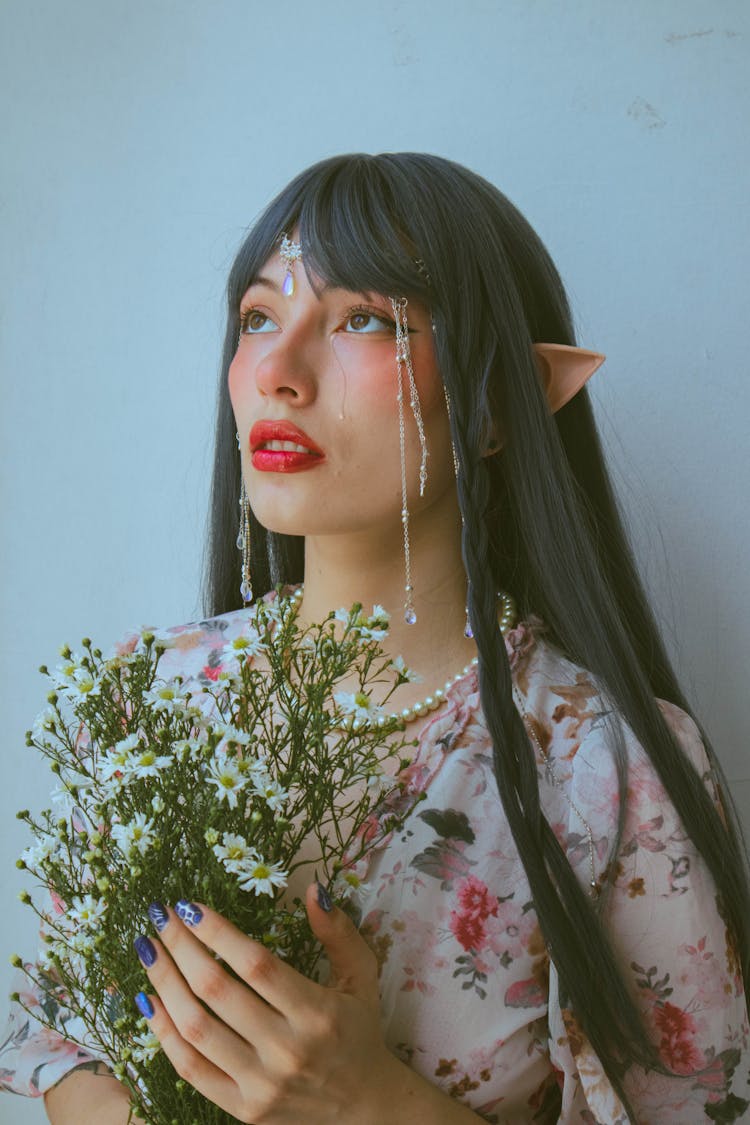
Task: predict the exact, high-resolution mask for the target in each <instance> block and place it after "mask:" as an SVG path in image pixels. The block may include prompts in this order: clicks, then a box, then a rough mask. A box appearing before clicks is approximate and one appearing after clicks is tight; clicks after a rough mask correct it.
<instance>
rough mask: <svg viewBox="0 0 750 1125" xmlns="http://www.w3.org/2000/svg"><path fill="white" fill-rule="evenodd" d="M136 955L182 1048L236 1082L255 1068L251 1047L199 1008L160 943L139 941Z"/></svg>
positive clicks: (183, 979) (223, 1024)
mask: <svg viewBox="0 0 750 1125" xmlns="http://www.w3.org/2000/svg"><path fill="white" fill-rule="evenodd" d="M175 928H177V927H175ZM136 951H137V953H138V956H139V957H140V959H141V962H142V964H143V965H144V967H145V969H146V975H147V976H148V979H149V981H150V982H151V984H152V986H153V987H154V988H155V989H156V991H157V993H158V995H159V998H160V1000H161V1001H162V1005H163V1007H164V1008H165V1009H166V1011H167V1013H168V1014H169V1018H170V1021H171V1023H172V1025H173V1026H174V1027H175V1028H176V1031H177V1033H178V1034H179V1036H180V1038H181V1039H182V1040H183V1041H184V1042H185V1044H187V1045H188V1046H189V1047H190V1048H191V1049H192V1050H194V1051H197V1052H198V1053H199V1054H200V1055H202V1056H203V1057H204V1058H205V1059H206V1060H208V1061H209V1062H211V1063H213V1064H214V1065H215V1066H216V1067H218V1068H219V1069H220V1070H222V1071H223V1072H224V1073H225V1074H227V1075H231V1076H232V1077H233V1078H235V1079H238V1080H239V1076H240V1075H243V1074H245V1073H246V1072H247V1071H248V1069H249V1068H250V1067H251V1066H255V1067H256V1068H257V1066H258V1059H257V1054H256V1052H255V1048H254V1047H253V1045H252V1044H251V1043H248V1042H246V1041H245V1040H244V1039H243V1038H242V1037H241V1036H239V1035H238V1034H237V1033H236V1032H235V1031H233V1030H232V1029H231V1028H230V1027H227V1025H226V1024H225V1023H223V1022H222V1021H221V1020H220V1019H217V1018H216V1016H215V1015H213V1014H212V1013H211V1012H209V1011H208V1010H207V1009H206V1008H205V1007H204V1006H203V1004H201V1002H200V1000H199V999H198V997H197V996H196V995H195V993H194V992H193V991H192V989H191V988H190V986H189V985H188V982H187V981H186V980H185V977H184V976H183V975H182V973H181V972H180V970H179V968H178V967H177V965H176V964H175V962H174V961H173V959H172V958H171V957H170V955H169V952H168V951H167V949H166V948H165V946H164V945H162V943H161V942H159V941H158V940H156V939H154V940H152V939H150V938H138V939H137V942H136ZM214 964H215V962H214ZM217 968H218V966H217ZM219 971H221V970H219ZM225 975H226V974H225Z"/></svg>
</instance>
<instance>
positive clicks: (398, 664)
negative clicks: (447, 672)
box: [391, 656, 424, 684]
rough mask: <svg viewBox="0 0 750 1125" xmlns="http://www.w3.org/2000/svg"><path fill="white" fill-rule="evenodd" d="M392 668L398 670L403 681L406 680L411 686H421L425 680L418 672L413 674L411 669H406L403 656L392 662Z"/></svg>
mask: <svg viewBox="0 0 750 1125" xmlns="http://www.w3.org/2000/svg"><path fill="white" fill-rule="evenodd" d="M391 667H392V668H395V669H396V671H397V672H398V674H399V676H400V677H401V679H402V680H406V681H408V682H409V683H410V684H421V683H422V681H423V679H424V676H420V675H418V673H417V672H412V670H411V668H407V667H406V664H404V658H403V656H397V657H396V659H395V660H392V661H391Z"/></svg>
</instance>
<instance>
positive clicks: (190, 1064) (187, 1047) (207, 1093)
mask: <svg viewBox="0 0 750 1125" xmlns="http://www.w3.org/2000/svg"><path fill="white" fill-rule="evenodd" d="M138 1008H139V1010H140V1011H141V1012H142V1013H143V1015H145V1016H146V1018H147V1019H148V1022H149V1028H150V1029H151V1030H152V1031H153V1033H154V1035H155V1036H156V1038H157V1039H158V1040H159V1043H160V1044H161V1047H162V1049H163V1051H164V1054H165V1055H166V1056H167V1058H168V1059H169V1061H170V1062H171V1064H172V1066H173V1067H174V1068H175V1070H176V1071H177V1073H178V1074H179V1076H180V1078H183V1079H184V1080H185V1082H187V1083H189V1085H190V1086H192V1087H193V1088H194V1089H196V1090H197V1091H198V1093H199V1094H203V1096H204V1097H206V1098H208V1099H209V1100H210V1101H212V1102H215V1103H216V1105H218V1106H219V1107H220V1108H221V1109H223V1110H226V1112H227V1113H229V1114H231V1115H232V1116H233V1117H236V1116H237V1115H238V1114H239V1112H240V1111H241V1107H242V1097H241V1094H240V1088H239V1085H238V1083H237V1082H235V1080H234V1079H233V1078H231V1077H230V1076H229V1075H228V1074H226V1073H225V1072H224V1070H223V1069H222V1068H221V1067H219V1066H216V1065H215V1063H213V1062H211V1061H210V1060H209V1059H207V1058H206V1056H205V1055H203V1054H202V1053H201V1052H200V1051H199V1050H198V1049H197V1048H196V1047H194V1046H193V1045H192V1044H191V1043H189V1042H187V1040H186V1039H184V1037H183V1036H182V1035H181V1034H180V1031H179V1029H178V1027H177V1025H176V1024H175V1022H174V1020H173V1019H172V1017H171V1016H170V1014H169V1012H168V1011H167V1008H166V1007H165V1005H164V1003H163V1002H162V1000H161V998H160V997H159V996H146V995H145V994H144V993H140V994H139V1002H138ZM149 1009H150V1011H151V1015H149V1014H148V1012H149Z"/></svg>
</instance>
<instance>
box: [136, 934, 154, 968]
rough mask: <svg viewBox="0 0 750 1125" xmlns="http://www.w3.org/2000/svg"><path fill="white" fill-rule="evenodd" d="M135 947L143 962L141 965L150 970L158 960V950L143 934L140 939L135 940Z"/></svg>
mask: <svg viewBox="0 0 750 1125" xmlns="http://www.w3.org/2000/svg"><path fill="white" fill-rule="evenodd" d="M133 945H134V946H135V951H136V953H137V954H138V956H139V958H140V960H141V964H142V965H145V966H146V968H147V969H150V968H151V966H152V965H153V963H154V961H155V960H156V950H155V949H154V945H153V942H152V941H150V940H149V938H147V937H145V936H144V935H143V934H141V935H140V937H137V938H136V939H135V941H134V942H133Z"/></svg>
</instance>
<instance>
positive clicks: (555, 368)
mask: <svg viewBox="0 0 750 1125" xmlns="http://www.w3.org/2000/svg"><path fill="white" fill-rule="evenodd" d="M532 347H533V349H534V354H535V356H536V363H537V367H538V369H539V374H540V375H541V377H542V386H543V387H544V390H545V392H546V395H547V401H548V403H549V408H550V410H551V411H552V413H553V414H554V413H555V411H556V410H559V409H560V407H561V406H565V403H566V402H570V400H571V399H572V397H573V395H575V394H577V393H578V391H580V389H581V387H582V386H583V384H584V383H585V382H586V381H587V380H588V379H590V378H591V376H592V375H593V374H594V372H595V371H597V370H598V369H599V368H600V367H601V365H602V364H603V363H604V360H605V359H606V356H604V355H602V353H601V352H590V351H588V349H586V348H572V347H570V345H569V344H532ZM504 444H505V434H504V432H503V429H502V427H501V426H496V427H495V429H494V435H493V441H492V444H491V445H490V447H489V449H487V450H486V451H485V452H484V453H483V454H482V456H483V457H491V456H492V454H493V453H497V452H498V451H499V450H500V449H502V447H503V445H504Z"/></svg>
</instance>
